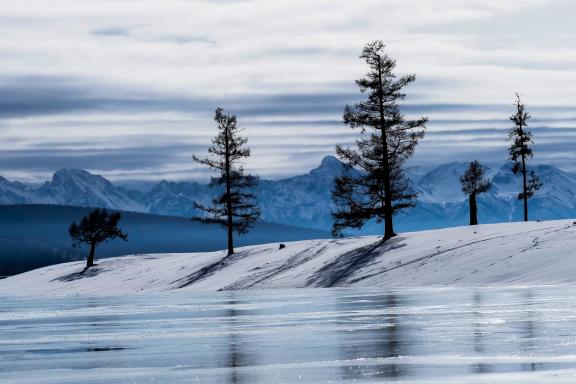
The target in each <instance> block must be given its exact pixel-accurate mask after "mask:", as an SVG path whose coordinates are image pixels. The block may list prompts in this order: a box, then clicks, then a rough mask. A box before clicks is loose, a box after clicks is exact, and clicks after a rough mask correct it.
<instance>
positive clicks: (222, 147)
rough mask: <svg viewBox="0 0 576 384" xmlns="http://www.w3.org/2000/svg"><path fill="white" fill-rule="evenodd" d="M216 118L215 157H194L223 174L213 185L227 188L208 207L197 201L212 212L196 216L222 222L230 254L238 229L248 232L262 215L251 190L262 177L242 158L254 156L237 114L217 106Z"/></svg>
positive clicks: (197, 204) (199, 206)
mask: <svg viewBox="0 0 576 384" xmlns="http://www.w3.org/2000/svg"><path fill="white" fill-rule="evenodd" d="M214 121H216V124H217V126H218V134H217V135H216V137H215V138H214V139H213V140H212V145H211V146H210V147H209V148H208V153H209V154H210V155H212V156H211V158H205V159H200V158H198V157H196V155H194V156H192V158H193V159H194V161H196V162H197V163H200V164H202V165H205V166H207V167H208V168H210V169H212V170H216V171H217V172H218V173H219V174H220V175H219V176H218V177H212V179H211V181H210V186H211V187H220V188H223V190H224V191H223V192H222V193H221V194H219V195H218V196H217V197H215V198H214V199H212V205H211V206H209V207H206V206H204V205H202V204H199V203H197V202H195V203H194V206H195V207H196V208H197V209H200V210H201V211H204V212H206V213H207V214H208V216H201V217H194V218H193V220H196V221H200V222H202V223H204V224H220V225H221V226H223V227H225V228H226V229H227V234H228V255H232V254H233V253H234V232H236V233H238V234H242V233H247V232H248V231H249V229H250V227H251V226H252V225H253V224H254V222H256V221H258V219H259V218H260V210H259V209H258V207H257V206H256V196H255V195H254V194H253V193H251V192H249V191H248V190H249V189H250V188H253V187H255V186H256V184H257V183H258V178H257V177H255V176H252V175H249V174H246V173H245V172H244V168H243V167H242V165H240V164H239V163H240V161H241V160H242V159H244V158H247V157H249V156H250V149H249V148H248V147H246V146H245V144H246V143H247V142H248V139H246V138H245V137H241V136H240V135H239V133H240V130H239V129H238V126H237V122H236V116H235V115H227V114H224V113H223V109H222V108H218V109H216V112H215V116H214Z"/></svg>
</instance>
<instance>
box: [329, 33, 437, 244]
mask: <svg viewBox="0 0 576 384" xmlns="http://www.w3.org/2000/svg"><path fill="white" fill-rule="evenodd" d="M384 47H385V46H384V43H382V41H379V40H377V41H374V42H372V43H370V44H367V45H366V46H365V47H364V49H363V51H362V54H361V55H360V58H361V59H362V60H364V61H365V62H366V64H367V65H368V68H369V70H368V73H367V75H366V76H365V77H363V78H361V79H359V80H356V84H357V85H358V87H359V88H360V92H362V93H363V94H366V96H367V97H366V100H364V101H362V102H360V103H357V104H355V105H353V106H346V109H345V110H344V123H345V124H347V125H349V126H350V127H351V128H360V129H361V134H362V136H361V138H359V139H358V140H356V147H357V148H356V149H351V148H344V147H342V146H340V145H338V146H336V153H337V155H338V157H340V159H341V160H342V161H343V162H344V163H345V164H346V165H347V167H348V168H349V169H350V168H355V169H357V170H359V171H360V172H358V173H356V175H354V176H352V175H351V173H350V174H344V175H343V176H341V177H339V178H337V179H336V185H335V188H334V190H333V193H332V198H333V200H334V203H335V205H336V207H337V210H336V211H335V212H334V213H333V214H332V216H333V218H334V225H333V228H332V232H333V233H334V235H340V234H341V231H342V229H344V228H346V227H352V228H361V227H362V226H363V225H364V224H365V223H366V222H367V221H369V220H371V219H373V218H375V219H376V221H377V222H382V221H383V222H384V237H383V241H386V240H387V239H389V238H391V237H392V236H394V235H395V233H394V226H393V224H394V223H393V220H392V215H394V213H395V212H397V211H398V210H400V209H403V208H407V207H412V206H414V204H415V197H416V195H415V194H414V193H412V191H411V190H410V183H409V182H408V179H407V178H406V175H405V174H404V170H403V169H402V167H403V165H404V162H405V161H406V160H407V159H408V158H409V157H410V156H412V154H413V153H414V148H415V147H416V145H417V144H418V142H419V141H420V140H421V139H422V138H423V137H424V129H425V125H426V122H427V120H428V119H427V118H426V117H421V118H419V119H416V120H407V119H406V118H405V117H404V115H403V114H402V113H401V111H400V104H399V102H400V101H401V100H403V99H404V97H405V96H406V95H405V94H404V93H403V92H402V89H403V88H404V87H405V86H407V85H409V84H411V83H413V82H414V81H415V80H416V76H415V75H406V76H400V77H398V76H397V75H396V74H395V73H394V69H395V67H396V60H394V59H392V58H390V57H389V56H388V55H387V54H385V53H384Z"/></svg>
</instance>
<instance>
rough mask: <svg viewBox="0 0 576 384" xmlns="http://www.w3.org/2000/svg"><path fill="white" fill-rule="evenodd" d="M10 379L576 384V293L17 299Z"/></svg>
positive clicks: (8, 313)
mask: <svg viewBox="0 0 576 384" xmlns="http://www.w3.org/2000/svg"><path fill="white" fill-rule="evenodd" d="M2 304H3V308H2V311H0V382H2V383H3V384H4V383H27V384H28V383H31V384H34V383H58V384H60V383H100V382H136V383H139V382H142V383H146V382H152V381H155V382H167V383H190V382H200V383H230V384H237V383H295V382H302V383H331V382H332V383H334V382H340V383H342V382H344V383H352V382H363V383H371V382H410V383H485V382H492V383H500V382H501V383H504V382H505V383H522V384H524V383H532V382H534V383H539V382H546V383H556V382H558V383H568V382H573V380H574V378H575V377H576V332H575V331H574V329H573V322H574V320H575V319H576V298H574V297H573V295H572V292H571V289H570V288H562V287H547V288H513V289H497V288H473V289H472V288H469V289H466V288H457V289H430V288H426V289H406V290H385V291H383V290H366V289H317V290H287V291H275V290H270V291H258V292H257V291H245V292H241V291H234V292H218V293H205V294H195V295H181V294H173V293H172V294H156V295H145V296H144V295H142V296H139V295H134V296H126V297H123V298H59V299H58V298H56V299H45V298H43V299H38V300H35V299H15V298H3V299H2Z"/></svg>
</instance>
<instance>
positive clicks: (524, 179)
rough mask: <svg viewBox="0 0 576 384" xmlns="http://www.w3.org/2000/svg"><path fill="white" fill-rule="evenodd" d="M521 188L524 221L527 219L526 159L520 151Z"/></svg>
mask: <svg viewBox="0 0 576 384" xmlns="http://www.w3.org/2000/svg"><path fill="white" fill-rule="evenodd" d="M522 183H523V184H522V189H523V191H524V196H523V197H524V221H528V193H527V192H528V190H527V189H528V187H527V185H526V159H525V157H524V153H522Z"/></svg>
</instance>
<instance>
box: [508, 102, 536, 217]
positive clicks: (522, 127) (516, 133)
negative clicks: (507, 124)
mask: <svg viewBox="0 0 576 384" xmlns="http://www.w3.org/2000/svg"><path fill="white" fill-rule="evenodd" d="M514 105H515V107H516V112H515V113H514V114H513V115H512V116H510V120H511V121H512V122H513V123H514V127H512V128H511V129H510V131H509V132H508V141H510V142H511V143H510V147H509V149H508V153H509V154H510V160H512V161H514V166H513V167H512V172H514V174H515V175H517V174H520V175H522V192H520V193H518V199H519V200H522V201H523V202H524V221H528V199H529V198H531V197H532V196H534V193H536V191H537V190H539V189H540V187H542V183H540V179H539V178H538V176H537V175H536V174H535V173H534V171H530V172H528V170H527V169H526V162H527V161H528V160H530V159H532V158H533V157H534V151H533V150H532V144H534V141H533V140H532V132H530V131H528V129H527V128H526V127H527V126H528V120H530V118H531V117H532V116H530V114H529V113H528V112H527V111H526V106H525V105H524V104H523V103H522V101H521V100H520V95H519V94H516V102H515V103H514Z"/></svg>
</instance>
